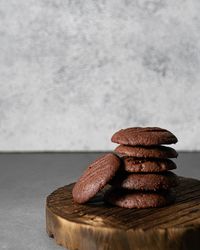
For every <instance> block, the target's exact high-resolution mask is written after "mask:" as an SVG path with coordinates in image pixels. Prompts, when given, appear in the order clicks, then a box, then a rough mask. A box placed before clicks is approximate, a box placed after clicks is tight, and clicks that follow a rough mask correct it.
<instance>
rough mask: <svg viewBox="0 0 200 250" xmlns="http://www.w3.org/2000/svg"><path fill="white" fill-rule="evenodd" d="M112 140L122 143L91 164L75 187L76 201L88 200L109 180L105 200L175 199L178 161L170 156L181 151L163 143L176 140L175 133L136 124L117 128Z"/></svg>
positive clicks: (140, 204)
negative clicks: (174, 190) (140, 126)
mask: <svg viewBox="0 0 200 250" xmlns="http://www.w3.org/2000/svg"><path fill="white" fill-rule="evenodd" d="M111 140H112V142H115V143H118V144H120V145H119V146H118V147H117V148H116V149H115V150H114V153H109V154H106V155H103V156H101V157H100V158H98V159H97V160H95V161H94V162H93V163H92V164H91V165H89V166H88V168H87V169H86V171H85V172H84V173H83V175H82V176H81V177H80V178H79V180H78V181H77V182H76V184H75V185H74V187H73V190H72V195H73V199H74V201H75V202H77V203H81V204H82V203H85V202H87V201H89V200H90V199H92V198H93V197H94V196H95V195H96V193H98V192H99V191H100V190H101V189H103V188H104V187H105V186H106V184H109V185H110V186H111V187H110V188H109V189H108V190H107V191H106V192H105V196H104V197H105V201H106V202H108V203H110V204H113V205H117V206H120V207H125V208H147V207H161V206H165V205H168V204H169V203H171V202H173V200H174V198H175V197H174V195H173V194H172V193H173V192H171V189H173V187H175V186H176V185H177V184H178V177H177V176H176V175H175V174H174V173H172V172H171V171H170V170H173V169H175V168H176V164H175V163H174V162H173V161H172V160H170V159H169V158H176V157H177V155H178V154H177V152H176V151H175V150H174V149H173V148H171V147H166V146H162V145H161V144H172V143H176V142H177V138H176V137H175V135H173V134H172V133H171V132H170V131H168V130H165V129H161V128H155V127H148V128H138V127H136V128H127V129H122V130H120V131H118V132H116V133H115V134H114V135H113V136H112V139H111Z"/></svg>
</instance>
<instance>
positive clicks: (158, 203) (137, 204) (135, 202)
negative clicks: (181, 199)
mask: <svg viewBox="0 0 200 250" xmlns="http://www.w3.org/2000/svg"><path fill="white" fill-rule="evenodd" d="M104 199H105V201H107V202H108V203H110V204H112V205H116V206H119V207H122V208H150V207H163V206H166V205H169V204H170V203H172V202H173V201H174V200H175V196H174V195H173V194H172V193H171V192H141V191H140V192H137V191H131V192H130V191H127V190H124V189H116V188H111V189H109V190H108V191H107V192H106V193H105V195H104Z"/></svg>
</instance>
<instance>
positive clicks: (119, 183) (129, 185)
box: [110, 171, 178, 191]
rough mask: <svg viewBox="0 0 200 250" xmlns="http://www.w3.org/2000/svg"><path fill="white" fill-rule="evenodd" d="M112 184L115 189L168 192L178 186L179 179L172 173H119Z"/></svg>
mask: <svg viewBox="0 0 200 250" xmlns="http://www.w3.org/2000/svg"><path fill="white" fill-rule="evenodd" d="M110 184H111V185H112V186H114V187H118V188H125V189H130V190H133V189H134V190H152V191H156V190H160V189H165V190H168V189H170V188H172V187H175V186H177V185H178V177H177V175H176V174H174V173H172V172H170V171H167V172H164V173H142V174H138V173H134V174H132V173H131V174H129V173H126V172H118V173H117V174H116V176H115V177H114V178H113V179H112V180H111V181H110Z"/></svg>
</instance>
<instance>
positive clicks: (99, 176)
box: [72, 153, 120, 203]
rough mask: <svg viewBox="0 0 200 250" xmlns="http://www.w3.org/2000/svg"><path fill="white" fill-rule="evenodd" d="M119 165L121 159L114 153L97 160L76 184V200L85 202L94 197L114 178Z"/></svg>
mask: <svg viewBox="0 0 200 250" xmlns="http://www.w3.org/2000/svg"><path fill="white" fill-rule="evenodd" d="M119 167H120V159H119V158H118V157H117V156H116V155H114V154H112V153H109V154H106V155H104V156H101V157H100V158H98V159H97V160H95V161H94V162H93V163H92V164H91V165H90V166H89V167H88V168H87V169H86V170H85V172H84V173H83V175H82V176H81V177H80V178H79V180H78V181H77V182H76V184H75V185H74V187H73V190H72V196H73V199H74V201H75V202H77V203H85V202H87V201H89V200H90V199H91V198H93V197H94V196H95V195H96V194H97V193H98V191H100V190H101V189H102V188H104V186H105V185H106V184H107V183H108V182H109V181H110V180H111V179H112V177H113V176H114V175H115V173H116V172H117V170H118V169H119Z"/></svg>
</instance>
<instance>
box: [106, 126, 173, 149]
mask: <svg viewBox="0 0 200 250" xmlns="http://www.w3.org/2000/svg"><path fill="white" fill-rule="evenodd" d="M111 141H112V142H115V143H118V144H123V145H130V146H138V145H144V146H152V145H160V144H172V143H176V142H177V141H178V140H177V138H176V136H175V135H174V134H172V133H171V132H170V131H168V130H166V129H162V128H158V127H146V128H143V127H133V128H126V129H121V130H119V131H117V132H116V133H115V134H114V135H113V136H112V138H111Z"/></svg>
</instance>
